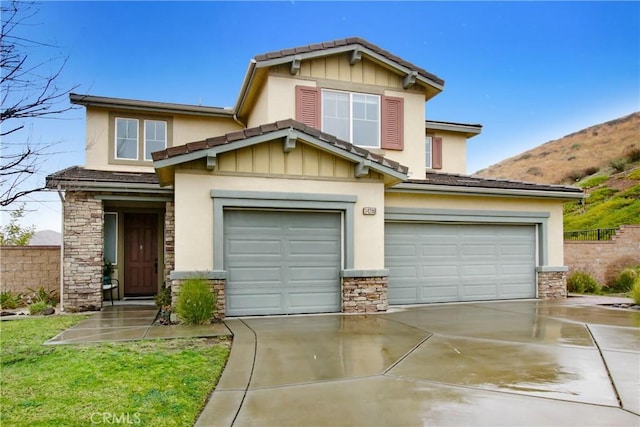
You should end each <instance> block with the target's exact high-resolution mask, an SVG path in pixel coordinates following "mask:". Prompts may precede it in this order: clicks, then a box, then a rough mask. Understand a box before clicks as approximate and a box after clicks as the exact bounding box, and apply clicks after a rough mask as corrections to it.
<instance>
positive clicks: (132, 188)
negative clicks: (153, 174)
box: [46, 178, 173, 194]
mask: <svg viewBox="0 0 640 427" xmlns="http://www.w3.org/2000/svg"><path fill="white" fill-rule="evenodd" d="M46 187H47V188H48V189H51V190H74V191H82V190H88V191H113V192H131V193H158V194H173V188H168V187H164V188H163V187H160V186H159V185H158V184H141V183H130V182H104V181H84V180H76V179H64V178H48V179H47V183H46Z"/></svg>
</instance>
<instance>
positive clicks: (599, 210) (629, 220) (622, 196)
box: [564, 184, 640, 231]
mask: <svg viewBox="0 0 640 427" xmlns="http://www.w3.org/2000/svg"><path fill="white" fill-rule="evenodd" d="M623 224H640V184H638V185H635V186H633V187H631V188H628V189H627V190H625V191H617V190H614V189H611V188H607V187H603V188H599V189H597V190H594V191H592V192H591V194H590V195H589V197H588V198H587V199H586V201H585V205H584V206H580V205H579V204H578V203H577V202H569V203H566V204H565V206H564V229H565V230H566V231H572V230H589V229H595V228H615V227H619V226H620V225H623Z"/></svg>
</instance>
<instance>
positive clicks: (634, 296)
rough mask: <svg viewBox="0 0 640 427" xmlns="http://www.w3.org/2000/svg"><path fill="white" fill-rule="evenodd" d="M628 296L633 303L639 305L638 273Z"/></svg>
mask: <svg viewBox="0 0 640 427" xmlns="http://www.w3.org/2000/svg"><path fill="white" fill-rule="evenodd" d="M630 296H631V299H633V302H634V303H636V304H639V305H640V275H638V277H636V280H635V282H633V288H631V295H630Z"/></svg>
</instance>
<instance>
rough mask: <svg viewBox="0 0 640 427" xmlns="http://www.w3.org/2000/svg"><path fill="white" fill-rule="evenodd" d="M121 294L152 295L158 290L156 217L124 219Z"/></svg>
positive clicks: (155, 215) (137, 215) (145, 216)
mask: <svg viewBox="0 0 640 427" xmlns="http://www.w3.org/2000/svg"><path fill="white" fill-rule="evenodd" d="M124 244H125V248H124V253H125V255H124V256H125V261H124V294H125V296H149V295H155V294H156V293H157V290H158V215H157V214H139V213H135V214H133V213H131V214H130V213H127V214H125V215H124Z"/></svg>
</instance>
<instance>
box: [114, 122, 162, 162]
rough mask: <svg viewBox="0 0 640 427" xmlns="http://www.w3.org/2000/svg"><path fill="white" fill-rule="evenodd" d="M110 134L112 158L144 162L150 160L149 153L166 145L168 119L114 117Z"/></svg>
mask: <svg viewBox="0 0 640 427" xmlns="http://www.w3.org/2000/svg"><path fill="white" fill-rule="evenodd" d="M113 123H114V131H113V134H112V139H111V140H112V141H113V146H112V147H111V150H112V151H111V152H112V153H113V157H112V158H111V159H112V160H115V161H116V162H117V161H119V160H124V161H126V162H127V163H129V162H139V163H140V164H145V162H150V161H151V160H152V158H151V153H153V152H154V151H159V150H164V149H165V148H167V146H168V134H169V132H168V130H169V129H168V128H169V123H170V122H169V121H167V120H156V119H145V118H131V117H115V120H114V122H113Z"/></svg>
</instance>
